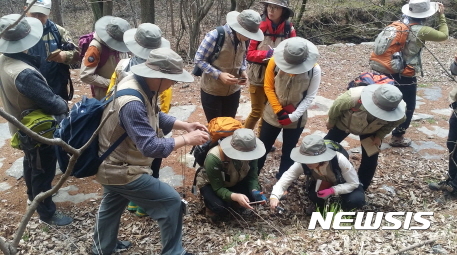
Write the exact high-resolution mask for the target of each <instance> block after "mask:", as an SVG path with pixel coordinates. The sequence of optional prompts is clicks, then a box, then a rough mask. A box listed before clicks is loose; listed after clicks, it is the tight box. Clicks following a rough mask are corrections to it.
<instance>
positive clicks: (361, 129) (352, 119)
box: [336, 86, 389, 135]
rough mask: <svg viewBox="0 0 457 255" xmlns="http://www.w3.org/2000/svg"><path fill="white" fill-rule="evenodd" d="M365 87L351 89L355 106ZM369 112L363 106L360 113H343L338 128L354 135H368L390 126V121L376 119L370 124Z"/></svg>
mask: <svg viewBox="0 0 457 255" xmlns="http://www.w3.org/2000/svg"><path fill="white" fill-rule="evenodd" d="M363 88H365V87H363V86H361V87H355V88H352V89H350V91H351V99H352V103H353V105H354V106H356V105H357V102H358V101H359V99H360V96H361V94H362V90H363ZM368 114H369V113H368V112H367V110H365V108H364V107H363V106H362V105H361V106H360V107H359V110H358V111H355V112H354V111H352V110H348V111H345V112H344V113H343V115H342V116H341V118H340V119H339V120H338V121H337V122H336V127H337V128H339V129H341V130H343V131H345V132H347V133H352V134H354V135H366V134H373V133H375V132H376V131H378V130H379V129H381V128H382V127H383V126H385V125H387V124H389V122H388V121H385V120H381V119H378V118H376V119H375V120H374V121H372V122H368V120H367V118H368Z"/></svg>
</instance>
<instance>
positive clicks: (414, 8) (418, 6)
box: [401, 0, 438, 18]
mask: <svg viewBox="0 0 457 255" xmlns="http://www.w3.org/2000/svg"><path fill="white" fill-rule="evenodd" d="M436 11H438V3H437V2H430V0H410V1H409V3H408V4H405V5H403V7H402V8H401V12H403V14H405V15H406V16H409V17H413V18H427V17H430V16H432V15H433V14H435V13H436Z"/></svg>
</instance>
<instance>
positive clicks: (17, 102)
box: [0, 55, 44, 135]
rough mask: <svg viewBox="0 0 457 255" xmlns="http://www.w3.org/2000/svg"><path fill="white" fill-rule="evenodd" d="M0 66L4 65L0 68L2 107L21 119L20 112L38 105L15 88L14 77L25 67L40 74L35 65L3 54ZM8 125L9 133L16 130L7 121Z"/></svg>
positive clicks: (35, 107) (0, 57)
mask: <svg viewBox="0 0 457 255" xmlns="http://www.w3.org/2000/svg"><path fill="white" fill-rule="evenodd" d="M0 66H2V67H4V68H0V85H1V86H0V89H1V93H0V94H1V99H2V103H3V107H4V108H5V111H6V112H7V113H9V114H11V115H13V116H14V117H15V118H16V119H18V120H21V113H22V112H23V111H25V110H28V109H38V106H37V105H36V104H35V103H34V102H33V101H32V100H30V99H29V98H27V97H26V96H24V95H23V94H22V93H20V92H19V90H17V87H16V78H17V76H18V75H19V74H20V73H21V72H22V71H23V70H25V69H33V70H35V71H36V72H37V73H38V74H39V75H40V76H42V75H41V73H40V72H39V71H38V70H37V69H36V68H35V67H33V66H31V65H29V64H27V63H25V62H23V61H21V60H17V59H14V58H10V57H7V56H5V55H1V56H0ZM5 67H7V68H5ZM43 80H44V77H43ZM8 127H9V130H10V134H11V135H14V133H16V132H17V130H18V129H17V127H15V126H14V125H13V124H12V123H11V122H8Z"/></svg>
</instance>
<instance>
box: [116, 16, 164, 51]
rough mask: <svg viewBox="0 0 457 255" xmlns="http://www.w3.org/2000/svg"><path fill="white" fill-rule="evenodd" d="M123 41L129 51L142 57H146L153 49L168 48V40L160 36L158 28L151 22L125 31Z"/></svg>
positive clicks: (160, 32)
mask: <svg viewBox="0 0 457 255" xmlns="http://www.w3.org/2000/svg"><path fill="white" fill-rule="evenodd" d="M124 42H125V45H126V46H127V48H128V49H129V51H130V52H132V53H133V54H135V56H138V57H140V58H142V59H147V58H148V57H149V53H150V52H151V50H153V49H158V48H170V42H169V41H168V40H167V39H165V38H163V37H162V31H161V30H160V28H159V27H158V26H157V25H155V24H151V23H143V24H141V25H139V26H138V28H132V29H129V30H127V31H125V33H124Z"/></svg>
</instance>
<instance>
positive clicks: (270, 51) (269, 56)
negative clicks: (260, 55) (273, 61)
mask: <svg viewBox="0 0 457 255" xmlns="http://www.w3.org/2000/svg"><path fill="white" fill-rule="evenodd" d="M273 52H274V49H270V50H268V51H267V56H266V57H265V58H271V56H273Z"/></svg>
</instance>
